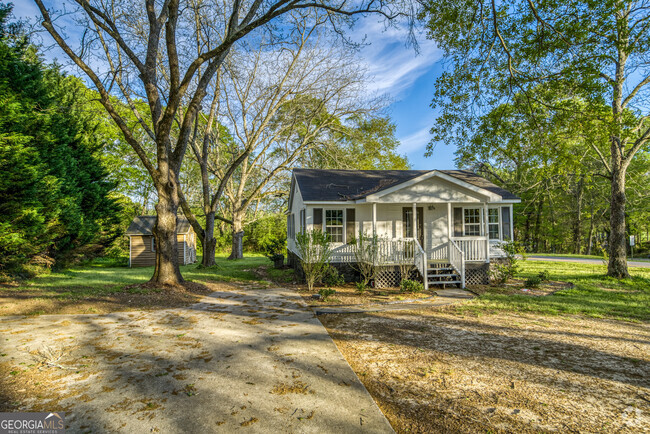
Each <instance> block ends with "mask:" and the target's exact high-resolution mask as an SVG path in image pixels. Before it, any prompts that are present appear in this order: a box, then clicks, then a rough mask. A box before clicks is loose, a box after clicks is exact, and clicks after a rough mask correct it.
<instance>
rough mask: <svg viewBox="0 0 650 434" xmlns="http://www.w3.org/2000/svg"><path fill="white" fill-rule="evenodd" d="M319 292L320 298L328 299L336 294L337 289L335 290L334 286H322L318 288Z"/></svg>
mask: <svg viewBox="0 0 650 434" xmlns="http://www.w3.org/2000/svg"><path fill="white" fill-rule="evenodd" d="M318 294H319V295H320V299H321V300H322V301H327V299H328V298H330V296H332V295H334V294H336V291H334V290H333V289H332V288H321V289H319V290H318Z"/></svg>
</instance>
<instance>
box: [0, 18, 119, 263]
mask: <svg viewBox="0 0 650 434" xmlns="http://www.w3.org/2000/svg"><path fill="white" fill-rule="evenodd" d="M10 11H11V6H5V5H0V101H2V104H0V173H2V175H1V176H0V198H1V199H0V268H4V269H14V270H17V269H20V268H21V266H23V265H24V264H25V263H26V262H28V261H31V260H34V258H35V257H37V256H38V257H39V258H41V261H44V262H45V263H47V264H50V265H52V263H53V261H57V262H65V261H67V260H69V259H72V257H73V256H75V255H77V254H81V253H82V251H83V250H89V249H90V247H91V246H93V249H90V250H101V249H102V248H103V246H105V245H107V244H108V243H110V242H111V241H112V239H113V238H114V237H115V236H117V234H116V233H115V226H117V223H118V220H117V219H119V217H116V215H117V214H119V211H120V207H119V206H118V204H117V203H116V200H115V198H113V197H111V191H112V189H113V188H114V184H113V183H112V182H111V181H110V180H109V179H108V174H107V172H106V170H105V168H104V167H103V166H102V164H101V162H100V159H99V158H100V154H101V149H102V147H103V144H104V141H105V140H106V137H105V136H103V135H102V134H101V133H100V132H98V131H97V128H96V126H97V124H96V120H95V119H93V117H92V116H90V115H89V114H88V109H89V107H91V105H92V103H91V101H90V92H89V91H88V89H86V88H85V86H84V85H83V84H82V83H81V81H80V80H79V79H77V78H75V77H69V76H66V75H65V74H63V73H61V71H60V70H59V68H58V67H56V66H52V67H48V66H45V65H44V64H43V63H42V62H41V61H40V59H39V57H38V51H37V50H36V47H34V46H33V45H31V44H30V42H29V40H28V38H27V37H25V36H24V35H22V34H21V33H20V31H21V29H20V26H19V25H17V24H15V23H12V24H8V23H7V19H8V16H9V14H10Z"/></svg>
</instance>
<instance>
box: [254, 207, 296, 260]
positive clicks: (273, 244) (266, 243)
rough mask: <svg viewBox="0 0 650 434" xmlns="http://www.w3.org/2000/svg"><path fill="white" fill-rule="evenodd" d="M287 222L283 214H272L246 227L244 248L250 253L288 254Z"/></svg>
mask: <svg viewBox="0 0 650 434" xmlns="http://www.w3.org/2000/svg"><path fill="white" fill-rule="evenodd" d="M286 245H287V221H286V218H285V216H284V214H282V213H276V214H270V215H267V216H264V217H262V218H260V219H258V220H255V221H254V222H252V223H250V224H248V225H246V228H245V229H244V248H245V249H246V251H248V252H260V253H265V254H269V253H282V254H285V253H286Z"/></svg>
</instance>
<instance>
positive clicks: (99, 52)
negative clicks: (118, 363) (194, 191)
mask: <svg viewBox="0 0 650 434" xmlns="http://www.w3.org/2000/svg"><path fill="white" fill-rule="evenodd" d="M34 1H35V3H36V4H37V6H38V8H39V11H40V13H41V16H42V18H43V22H42V24H43V26H44V27H45V29H46V30H47V32H48V33H49V34H50V35H51V37H52V38H53V39H54V41H55V42H56V44H57V45H58V46H59V47H61V48H62V49H63V51H64V52H65V53H66V55H67V56H68V57H69V58H70V59H71V60H72V61H73V62H74V64H75V65H76V66H77V67H78V68H79V69H81V71H83V73H84V74H85V75H86V76H87V77H88V79H89V80H90V81H91V82H92V84H93V85H94V87H95V88H96V90H97V91H98V92H99V95H100V102H101V104H102V105H103V106H104V108H105V110H106V111H107V113H108V114H109V115H110V117H111V118H112V119H113V121H114V122H115V124H116V125H117V126H118V127H119V129H120V131H121V132H122V134H123V135H124V139H125V140H126V142H127V143H128V144H129V145H130V146H131V147H132V148H133V150H134V152H135V153H136V154H137V155H138V158H139V159H140V161H141V163H142V165H143V166H144V167H145V168H146V170H147V172H148V173H149V176H150V177H151V179H152V181H153V184H154V186H155V188H156V192H157V195H158V203H157V204H156V213H157V220H156V224H155V226H154V229H153V235H154V238H155V239H156V245H157V248H156V267H155V271H154V275H153V277H152V282H155V283H157V284H172V285H174V284H179V283H181V282H182V281H183V278H182V276H181V273H180V268H179V264H178V255H177V247H176V235H175V232H176V218H177V211H178V207H179V205H180V200H181V199H180V195H181V194H182V193H181V192H180V180H179V175H180V171H181V166H182V163H183V159H184V156H185V153H186V150H187V146H188V143H189V141H190V138H191V136H192V132H193V130H194V126H195V121H196V119H197V115H198V113H199V112H200V111H201V109H202V103H203V100H204V98H205V96H206V95H207V94H208V91H209V87H210V85H211V84H212V83H213V80H214V77H215V74H216V73H217V72H218V71H219V70H220V69H221V66H222V64H223V62H224V60H225V59H226V57H227V56H228V54H229V52H230V50H231V49H232V47H233V46H234V45H235V44H236V43H237V42H238V41H240V40H242V39H243V38H245V37H246V36H249V35H251V34H254V33H255V32H257V33H256V34H257V36H259V35H260V34H261V32H262V31H268V32H273V31H275V32H276V33H277V34H278V37H280V38H281V37H282V34H281V33H282V32H283V31H286V30H287V29H286V28H284V27H283V25H282V20H281V19H282V18H283V16H284V15H285V14H287V13H288V12H291V11H298V10H314V11H318V12H319V13H320V14H324V15H326V16H327V17H328V19H329V20H330V22H332V23H337V20H339V18H338V17H352V16H354V15H357V14H363V13H380V14H383V15H384V16H387V17H392V16H394V14H393V12H392V10H394V9H395V8H394V6H395V5H392V4H383V3H380V4H376V2H375V1H374V0H367V1H365V0H361V2H359V3H357V2H355V4H354V5H348V4H347V3H345V2H344V3H337V2H330V1H328V0H317V1H312V0H275V1H273V0H272V1H268V2H262V1H253V2H243V1H240V0H235V1H233V2H221V1H218V0H214V1H213V0H192V1H188V2H183V3H182V4H181V2H180V0H165V1H163V2H154V1H153V0H145V1H144V2H138V3H133V2H132V1H126V0H109V1H90V0H69V1H67V2H63V4H62V3H61V2H57V3H56V4H57V6H58V7H61V8H62V10H63V11H64V12H56V11H53V10H52V8H48V7H46V5H45V0H34ZM375 6H377V7H375ZM62 14H66V16H67V19H66V20H65V21H66V22H69V20H70V19H74V20H75V23H76V25H77V28H83V29H84V32H83V35H82V37H81V40H80V41H79V45H80V47H79V48H77V49H75V48H73V42H71V41H70V40H69V38H67V37H66V35H65V34H64V33H63V29H62V27H61V26H60V24H59V23H57V18H58V17H60V16H61V15H62ZM70 15H71V16H70ZM271 23H274V24H275V25H274V26H271V25H270V24H271ZM197 34H200V35H201V36H202V39H201V40H197V38H196V35H197ZM106 69H107V70H106ZM114 86H115V87H114ZM113 93H115V94H119V96H120V99H121V100H123V101H124V102H125V103H126V104H127V105H128V106H129V108H130V109H131V112H132V113H133V115H134V116H135V118H136V119H137V120H138V128H141V129H142V130H144V131H145V132H146V133H147V135H148V136H149V138H150V139H151V140H152V141H153V142H154V143H155V158H150V157H149V156H148V155H147V153H146V152H145V149H144V148H143V146H142V143H141V141H139V140H138V138H137V137H136V136H135V135H134V134H133V126H131V125H129V124H128V122H127V121H126V120H125V119H124V117H123V116H121V115H120V113H119V112H118V111H117V110H116V108H115V106H114V104H113V103H112V102H111V96H112V94H113ZM137 97H141V98H142V99H143V100H144V101H146V103H147V111H145V112H141V111H140V110H138V108H137V106H136V105H135V103H134V101H135V99H136V98H137Z"/></svg>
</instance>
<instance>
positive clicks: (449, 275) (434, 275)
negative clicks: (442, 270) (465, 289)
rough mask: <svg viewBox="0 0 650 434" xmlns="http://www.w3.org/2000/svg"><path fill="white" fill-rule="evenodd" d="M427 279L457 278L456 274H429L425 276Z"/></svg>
mask: <svg viewBox="0 0 650 434" xmlns="http://www.w3.org/2000/svg"><path fill="white" fill-rule="evenodd" d="M427 277H428V278H432V277H458V274H456V273H449V274H429V275H427Z"/></svg>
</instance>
